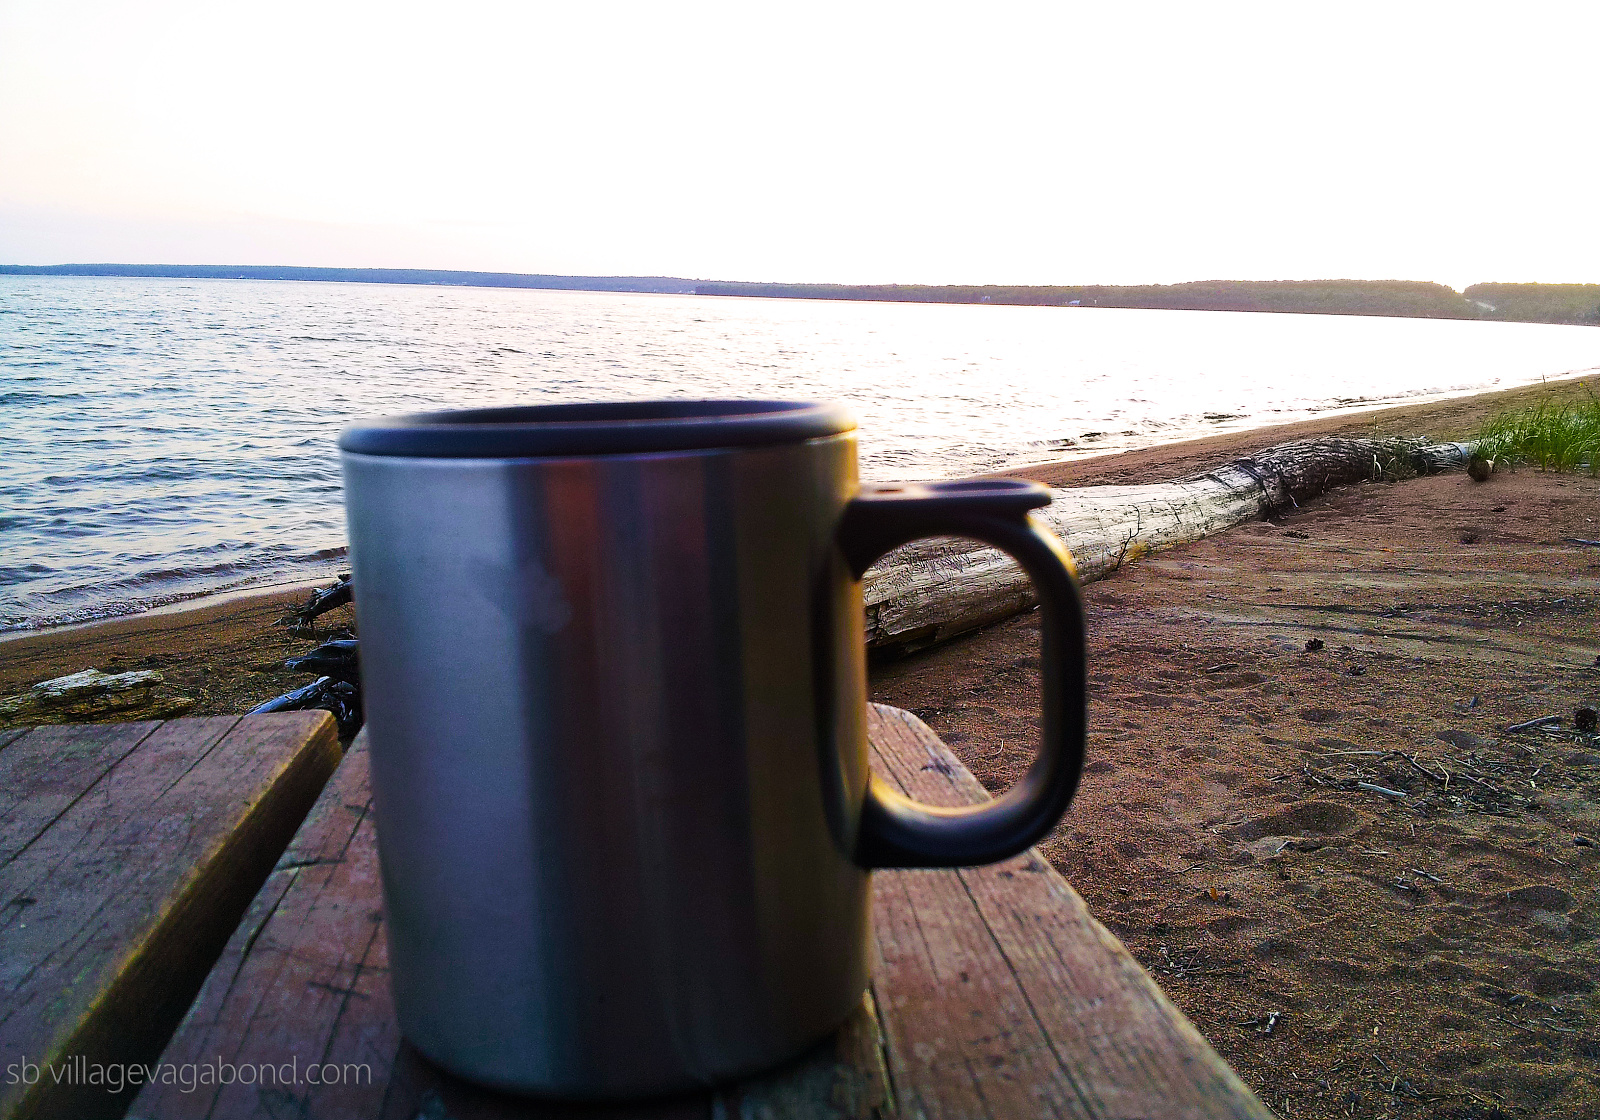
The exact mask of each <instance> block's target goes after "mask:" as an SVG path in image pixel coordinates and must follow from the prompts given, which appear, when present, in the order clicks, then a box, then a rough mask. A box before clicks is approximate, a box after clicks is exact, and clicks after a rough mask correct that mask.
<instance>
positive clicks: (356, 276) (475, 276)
mask: <svg viewBox="0 0 1600 1120" xmlns="http://www.w3.org/2000/svg"><path fill="white" fill-rule="evenodd" d="M0 276H156V277H167V278H171V279H178V280H320V281H324V282H329V281H331V282H335V283H344V284H439V285H447V286H451V287H472V288H554V289H560V290H565V291H579V292H668V293H676V294H678V295H688V294H690V293H692V292H693V291H694V287H695V282H694V281H693V280H685V279H682V278H681V277H677V276H547V275H540V274H536V273H528V272H459V271H456V270H454V269H443V268H310V267H302V266H299V265H260V264H244V265H234V264H42V265H31V264H0Z"/></svg>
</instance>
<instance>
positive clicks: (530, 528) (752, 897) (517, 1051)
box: [343, 406, 1081, 1098]
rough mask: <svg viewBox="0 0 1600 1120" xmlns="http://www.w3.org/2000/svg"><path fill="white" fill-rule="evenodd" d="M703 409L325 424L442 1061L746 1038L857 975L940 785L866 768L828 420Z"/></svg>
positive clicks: (372, 734) (412, 940) (765, 1040)
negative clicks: (520, 422)
mask: <svg viewBox="0 0 1600 1120" xmlns="http://www.w3.org/2000/svg"><path fill="white" fill-rule="evenodd" d="M593 407H598V408H601V410H602V411H601V415H602V416H606V415H611V414H610V413H606V412H605V411H604V408H605V406H593ZM786 407H788V408H790V409H793V408H795V407H796V406H786ZM526 411H527V412H530V413H539V414H540V415H545V414H548V412H549V410H548V409H546V410H544V412H543V413H541V410H538V409H533V410H526ZM613 411H614V409H613ZM669 411H670V410H669ZM441 415H444V416H447V417H451V418H456V417H459V416H460V415H461V414H441ZM468 415H471V414H468ZM519 415H520V414H519ZM786 415H787V414H786ZM669 419H670V417H669ZM780 419H781V417H780ZM712 421H713V422H712V423H711V424H710V425H709V426H707V425H705V424H702V427H703V428H705V433H704V434H701V435H699V436H697V437H694V438H685V437H683V436H682V434H681V432H679V433H678V435H676V436H674V437H673V438H666V439H663V438H656V439H653V440H652V439H649V438H646V439H644V440H643V441H642V443H641V442H640V441H638V440H635V441H634V444H636V445H638V446H639V447H642V448H644V449H630V446H629V441H628V440H627V439H621V438H611V439H609V440H608V439H605V438H601V439H600V442H599V443H598V444H594V443H584V442H583V441H582V440H581V439H580V440H578V441H577V442H576V443H574V442H573V441H572V440H567V441H566V442H565V443H563V442H562V440H560V439H557V440H555V441H554V442H551V441H548V440H546V441H543V442H541V441H540V440H538V439H534V440H532V441H531V442H526V441H524V442H523V443H519V442H518V441H517V440H516V439H512V440H510V442H508V443H505V444H503V445H497V444H496V443H495V442H494V440H492V439H491V440H488V441H484V440H481V439H480V440H478V441H477V442H473V441H471V440H469V441H467V442H465V443H458V444H453V445H448V446H446V447H445V450H446V452H447V453H444V454H436V453H428V452H437V451H438V450H439V449H440V446H445V445H438V444H436V443H429V442H428V439H426V438H424V439H422V440H421V441H420V442H418V441H412V442H409V443H408V442H407V441H406V440H405V439H399V440H398V442H394V441H391V442H388V443H385V442H384V441H383V440H381V439H377V440H374V439H372V438H367V439H365V440H363V438H362V434H361V432H360V431H359V430H353V431H354V433H355V434H354V436H352V433H347V434H346V438H345V440H344V441H343V446H344V449H345V453H344V469H345V482H346V494H347V506H348V518H349V530H350V544H351V558H352V566H353V574H354V587H355V593H356V608H357V616H358V619H359V625H360V631H361V675H362V685H363V693H364V703H365V708H366V713H367V734H368V739H369V742H370V750H371V763H372V778H373V792H374V798H375V812H376V816H377V823H378V837H379V849H380V857H381V865H382V873H383V894H384V900H385V908H386V915H387V931H388V939H389V961H390V969H391V980H392V985H393V990H394V996H395V1003H396V1009H397V1012H398V1015H399V1019H400V1024H401V1028H402V1030H403V1032H404V1034H405V1035H406V1037H407V1038H408V1039H410V1040H411V1042H412V1043H413V1044H415V1045H416V1046H417V1047H418V1049H419V1050H421V1052H422V1053H423V1054H425V1055H427V1056H428V1057H429V1058H431V1059H432V1060H434V1061H436V1062H437V1063H439V1064H440V1065H441V1066H443V1067H445V1068H446V1069H449V1070H451V1071H453V1072H455V1073H458V1074H460V1075H461V1076H464V1077H467V1078H469V1079H472V1080H475V1081H478V1082H481V1083H485V1084H488V1085H493V1086H497V1087H501V1088H507V1089H512V1090H517V1091H523V1092H530V1093H537V1094H543V1095H551V1096H559V1097H574V1098H598V1097H629V1096H643V1095H650V1094H656V1093H665V1092H670V1091H675V1090H679V1089H684V1088H687V1087H691V1086H695V1085H703V1084H709V1083H712V1082H715V1081H718V1080H721V1079H726V1078H730V1077H734V1076H738V1075H740V1074H743V1073H747V1072H751V1071H754V1070H757V1069H760V1068H763V1067H765V1066H769V1065H773V1064H776V1063H777V1062H780V1061H782V1060H784V1059H786V1058H788V1057H791V1056H793V1055H795V1054H798V1053H799V1052H801V1051H803V1050H804V1049H805V1048H806V1047H807V1046H808V1045H809V1044H810V1043H812V1042H814V1041H816V1040H818V1039H820V1038H822V1037H823V1036H824V1035H826V1034H827V1033H828V1032H829V1031H830V1030H831V1029H833V1028H834V1027H836V1026H837V1025H838V1024H839V1023H840V1022H841V1021H842V1020H843V1019H844V1018H846V1017H847V1016H848V1015H849V1014H850V1012H851V1011H852V1009H853V1008H854V1007H855V1005H856V1004H857V1003H858V1002H859V1000H860V998H861V994H862V992H863V990H864V988H865V986H866V984H867V980H868V956H867V954H868V946H869V943H870V941H869V937H868V932H869V893H868V879H867V871H866V870H865V869H864V868H865V867H867V866H872V865H884V864H906V863H928V862H940V858H941V857H939V856H937V855H934V856H926V855H918V854H917V853H916V851H914V850H910V849H915V848H916V847H917V843H918V841H916V840H915V838H916V837H924V838H925V837H927V836H930V835H934V834H935V833H937V830H938V829H939V828H940V827H948V826H949V821H948V820H946V819H945V818H948V817H950V814H948V813H945V814H942V815H939V814H937V812H936V811H931V810H930V811H926V812H929V813H935V814H936V815H938V816H939V819H938V820H933V821H932V823H931V824H930V823H929V822H928V821H920V822H919V821H918V820H917V819H915V818H916V817H917V815H918V813H919V812H921V810H920V809H919V807H916V806H912V805H911V804H910V803H909V802H903V801H897V799H895V798H894V797H893V796H892V795H888V794H885V793H883V792H882V791H878V792H875V791H874V790H873V788H872V787H873V780H872V779H871V778H870V776H869V772H868V768H867V743H866V733H865V667H864V654H863V645H862V628H861V596H860V584H859V582H858V576H859V571H858V570H857V569H858V568H859V567H860V566H861V557H862V556H864V555H865V554H866V553H868V552H872V551H874V550H875V549H878V550H881V548H880V546H881V545H882V542H881V541H878V540H873V539H868V538H870V537H871V534H870V533H869V532H867V531H865V530H861V531H859V532H858V533H856V537H859V538H861V539H862V540H864V541H865V543H858V545H857V547H856V549H855V555H853V554H852V551H851V548H849V547H846V545H847V544H848V542H843V541H842V539H841V533H842V532H845V533H846V535H848V532H847V530H848V528H849V522H850V520H851V515H852V510H853V509H854V507H855V506H859V505H860V504H861V495H860V487H859V484H858V482H857V476H856V447H855V436H854V433H853V432H852V431H851V430H849V429H850V426H851V425H850V424H849V423H848V420H847V418H844V417H843V414H842V413H838V412H837V410H832V411H828V412H826V413H825V415H824V416H823V418H822V419H821V420H817V419H816V417H815V416H813V417H812V421H813V422H812V424H811V426H810V427H809V428H806V427H804V426H797V425H794V424H789V425H788V426H787V427H784V425H783V424H779V425H778V428H777V430H776V432H775V434H774V433H768V438H765V439H755V440H754V441H753V442H746V443H743V444H740V443H725V445H722V446H717V445H715V443H716V441H717V440H718V439H724V440H731V439H733V438H734V436H730V435H726V434H723V435H719V434H718V432H719V430H721V429H727V428H730V427H731V426H732V424H731V422H729V421H727V420H726V419H725V418H723V417H721V414H716V415H714V416H713V417H712ZM452 422H453V421H441V422H440V425H442V426H444V427H450V425H451V423H452ZM578 423H579V426H581V423H582V422H581V421H580V422H578ZM485 424H486V425H487V426H488V427H493V426H494V424H495V421H493V420H491V421H486V422H482V423H481V424H480V430H479V431H478V432H476V433H473V434H475V435H481V434H482V429H483V426H484V425H485ZM424 426H426V424H425V425H424ZM437 426H439V425H435V427H437ZM469 426H470V425H469ZM558 426H559V424H558ZM601 426H602V427H604V425H603V424H602V425H601ZM612 426H613V427H615V424H613V425H612ZM657 427H661V424H660V423H657ZM667 427H669V428H670V427H671V425H670V424H668V425H667ZM371 430H377V431H382V430H385V429H383V428H382V425H381V424H380V425H378V426H377V427H375V428H373V429H371ZM389 430H391V431H392V430H396V429H394V428H393V427H392V426H391V429H389ZM673 431H675V432H676V431H677V429H673ZM817 433H820V434H817ZM368 434H369V435H370V430H369V432H368ZM736 434H737V433H736ZM744 434H745V435H746V436H748V434H749V433H748V432H747V433H744ZM758 434H759V433H758ZM601 435H602V437H603V436H604V433H603V432H602V433H601ZM708 442H709V443H711V444H713V445H712V446H692V445H693V444H695V443H702V444H703V443H708ZM618 443H620V444H621V445H622V449H621V450H615V451H607V450H602V451H593V450H590V451H579V452H574V451H570V450H569V451H562V450H561V448H563V447H569V448H570V447H574V446H576V447H579V448H584V447H591V448H592V447H596V446H598V447H600V448H602V449H603V448H605V447H610V446H615V445H616V444H618ZM662 443H666V444H668V445H669V446H667V447H665V448H662V447H661V446H660V445H661V444H662ZM674 443H677V444H684V443H688V444H691V446H671V445H672V444H674ZM446 444H448V441H446ZM551 448H555V450H553V451H552V450H551ZM652 448H654V449H652ZM397 449H398V451H399V452H402V453H396V450H397ZM452 450H453V451H454V452H455V453H448V452H450V451H452ZM463 450H464V451H465V452H467V453H460V452H462V451H463ZM475 450H476V451H482V452H483V453H481V454H473V453H472V452H473V451H475ZM406 451H414V452H415V451H420V452H423V453H416V454H407V453H403V452H406ZM503 451H523V452H529V451H531V452H532V453H522V454H500V453H496V452H503ZM1035 504H1037V503H1035ZM859 516H860V515H859V513H857V517H858V518H859ZM878 520H880V521H881V520H882V519H881V518H880V519H878ZM889 520H893V518H892V517H891V518H889ZM904 531H905V532H908V533H912V534H913V535H923V533H922V532H921V531H920V530H918V529H916V527H914V526H912V527H908V528H906V529H905V530H904ZM1078 761H1079V762H1080V763H1081V757H1080V758H1079V760H1078ZM1075 776H1076V768H1075V767H1074V768H1073V781H1075ZM1046 778H1049V776H1048V775H1046ZM1060 784H1061V783H1060V780H1059V776H1058V777H1057V778H1056V779H1055V786H1056V787H1057V789H1058V792H1059V786H1060ZM1070 796H1071V790H1070V788H1068V789H1067V791H1066V797H1070ZM1057 799H1058V800H1061V799H1060V798H1059V797H1058V798H1057ZM1033 800H1034V801H1037V800H1038V797H1037V796H1035V797H1034V798H1033ZM1064 806H1065V801H1064V800H1061V807H1063V808H1064ZM1046 811H1047V812H1048V811H1049V810H1048V809H1047V810H1046ZM1059 813H1060V809H1059V808H1056V809H1054V814H1055V815H1054V816H1052V817H1051V818H1050V822H1049V823H1050V824H1053V823H1054V819H1055V816H1059ZM952 819H954V818H952ZM1030 827H1034V826H1030ZM1045 827H1046V828H1048V827H1049V825H1048V824H1047V825H1045ZM897 829H898V830H899V832H897V831H896V830H897ZM863 830H867V831H872V832H874V834H881V836H880V840H879V841H878V842H877V843H876V846H874V844H870V843H868V842H867V840H868V839H869V838H866V837H864V836H863ZM1013 831H1015V829H1013ZM902 833H903V834H905V835H907V836H911V837H913V840H912V841H911V842H910V849H908V850H906V851H900V850H899V849H896V847H895V842H894V841H893V837H894V836H896V835H900V834H902ZM882 837H888V838H889V840H887V841H884V840H883V839H882ZM1011 839H1012V840H1014V839H1015V837H1012V838H1011ZM1027 842H1031V839H1029V840H1027V841H1025V842H1024V843H1027ZM929 843H931V845H932V847H934V848H939V847H941V842H940V841H939V840H938V838H937V836H935V838H934V840H932V841H930V842H929ZM886 844H887V847H886V846H885V845H886ZM1020 846H1023V845H1015V844H1014V845H1013V846H1012V850H1015V848H1016V847H1020ZM943 847H945V848H948V847H949V844H944V845H943ZM969 847H970V845H969ZM899 848H901V849H905V848H907V844H906V843H901V844H900V845H899ZM946 856H948V853H946Z"/></svg>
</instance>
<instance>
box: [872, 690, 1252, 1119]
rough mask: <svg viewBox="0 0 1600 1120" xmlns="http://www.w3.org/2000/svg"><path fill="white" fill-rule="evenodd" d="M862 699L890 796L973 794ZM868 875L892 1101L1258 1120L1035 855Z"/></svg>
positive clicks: (998, 1110)
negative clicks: (872, 882) (874, 901)
mask: <svg viewBox="0 0 1600 1120" xmlns="http://www.w3.org/2000/svg"><path fill="white" fill-rule="evenodd" d="M873 707H874V711H873V713H872V744H873V761H874V763H875V764H876V766H877V768H878V770H879V772H880V773H882V774H884V775H885V776H887V777H889V778H890V779H891V780H893V781H894V782H895V783H896V784H897V785H898V786H899V787H900V789H901V791H902V792H904V793H906V794H907V795H909V796H913V797H916V798H918V799H919V800H922V801H926V802H929V803H932V804H939V805H963V804H971V803H974V802H977V801H981V800H984V799H986V798H987V797H988V794H987V793H986V792H985V791H984V789H983V787H982V786H981V785H979V784H978V781H977V779H975V778H974V777H973V776H972V775H971V774H970V773H968V772H967V770H966V768H965V767H963V766H962V765H961V763H960V762H959V761H958V760H957V759H956V758H955V756H954V755H952V754H950V752H949V750H948V749H947V748H946V747H945V746H944V744H943V743H941V742H940V741H939V739H938V738H937V736H935V735H934V734H933V733H932V732H931V731H930V730H929V729H928V728H927V727H926V725H924V724H923V723H922V722H921V721H920V720H918V719H917V718H916V717H915V716H913V715H911V714H909V713H907V712H902V711H899V710H898V709H894V708H887V707H882V706H879V705H874V706H873ZM876 882H877V892H878V905H877V909H876V917H877V920H878V944H879V950H880V953H881V957H882V963H881V965H880V967H879V969H878V971H877V976H876V980H875V987H876V989H877V991H878V998H879V1007H880V1012H881V1015H882V1019H883V1025H884V1030H885V1032H886V1034H887V1037H888V1052H889V1054H890V1056H891V1066H890V1073H891V1076H892V1077H893V1080H894V1084H895V1087H896V1090H897V1092H898V1094H899V1098H900V1101H899V1103H900V1107H901V1110H902V1111H904V1112H907V1113H908V1114H910V1115H926V1116H929V1117H938V1116H978V1115H985V1116H995V1117H1001V1116H1020V1115H1029V1116H1039V1115H1046V1116H1082V1117H1134V1116H1152V1117H1153V1116H1162V1117H1174V1118H1177V1117H1196V1118H1199V1117H1208V1118H1209V1117H1262V1118H1267V1117H1271V1116H1272V1113H1271V1112H1270V1111H1269V1110H1268V1109H1267V1108H1266V1106H1265V1105H1263V1104H1262V1103H1261V1102H1260V1101H1259V1100H1258V1099H1257V1098H1256V1097H1255V1095H1254V1094H1252V1093H1251V1092H1250V1091H1249V1090H1248V1089H1247V1088H1245V1086H1244V1085H1243V1083H1241V1082H1240V1081H1239V1079H1238V1077H1237V1076H1236V1075H1235V1074H1234V1073H1233V1071H1232V1070H1231V1069H1229V1068H1228V1065H1227V1063H1225V1062H1224V1061H1223V1060H1222V1059H1221V1058H1220V1057H1218V1055H1217V1054H1216V1052H1215V1051H1214V1050H1212V1049H1211V1047H1210V1045H1209V1044H1208V1043H1207V1042H1206V1041H1205V1039H1203V1038H1202V1037H1201V1036H1200V1034H1199V1032H1197V1031H1196V1030H1195V1029H1194V1027H1193V1026H1192V1025H1191V1024H1190V1023H1189V1021H1188V1020H1187V1019H1185V1018H1184V1016H1183V1014H1182V1013H1181V1012H1179V1011H1178V1009H1177V1008H1175V1007H1173V1006H1172V1004H1171V1003H1170V1002H1169V1001H1168V1000H1167V998H1166V997H1165V996H1164V995H1162V994H1161V990H1160V988H1159V987H1157V986H1156V983H1155V981H1153V980H1152V979H1151V978H1150V976H1149V975H1148V974H1147V973H1146V972H1145V971H1144V970H1143V969H1142V968H1140V967H1139V964H1138V962H1137V961H1135V960H1134V959H1133V958H1132V956H1131V955H1129V953H1128V951H1127V950H1126V949H1125V948H1123V946H1122V944H1121V943H1120V942H1118V941H1117V939H1116V938H1115V937H1113V936H1112V935H1111V933H1110V932H1109V931H1107V930H1106V929H1105V927H1103V926H1101V925H1100V923H1099V922H1097V921H1095V920H1094V918H1093V917H1092V916H1091V915H1090V914H1089V911H1088V908H1087V907H1086V906H1085V905H1084V903H1083V900H1082V899H1081V898H1079V897H1078V894H1077V892H1076V891H1074V890H1073V889H1072V888H1071V887H1070V886H1068V885H1067V882H1066V880H1065V879H1063V878H1062V877H1061V876H1060V875H1059V874H1057V873H1056V871H1055V870H1054V869H1053V868H1051V867H1050V865H1049V864H1048V863H1047V862H1046V861H1045V860H1044V859H1043V858H1041V857H1040V856H1039V854H1038V853H1037V852H1034V851H1029V852H1027V853H1025V854H1023V855H1021V856H1018V857H1016V858H1014V859H1011V860H1008V861H1006V862H1004V863H1000V864H995V865H993V866H990V867H979V868H964V869H961V870H955V871H911V872H900V873H898V874H895V875H878V876H876Z"/></svg>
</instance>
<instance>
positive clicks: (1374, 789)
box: [1356, 782, 1411, 800]
mask: <svg viewBox="0 0 1600 1120" xmlns="http://www.w3.org/2000/svg"><path fill="white" fill-rule="evenodd" d="M1356 788H1357V789H1364V790H1367V791H1368V792H1369V793H1381V794H1383V796H1385V797H1392V798H1394V799H1395V800H1399V799H1400V798H1402V797H1410V796H1411V795H1410V794H1409V793H1401V792H1400V791H1399V790H1397V789H1389V788H1387V787H1386V786H1375V785H1373V784H1372V783H1371V782H1357V783H1356Z"/></svg>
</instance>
